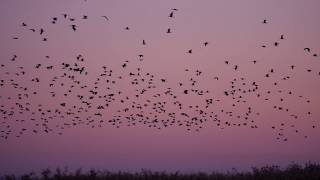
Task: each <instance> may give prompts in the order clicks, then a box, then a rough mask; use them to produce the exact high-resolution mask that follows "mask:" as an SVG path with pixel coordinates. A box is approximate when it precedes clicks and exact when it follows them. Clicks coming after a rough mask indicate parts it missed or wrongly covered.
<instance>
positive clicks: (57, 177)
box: [0, 163, 320, 180]
mask: <svg viewBox="0 0 320 180" xmlns="http://www.w3.org/2000/svg"><path fill="white" fill-rule="evenodd" d="M0 179H1V180H2V179H3V180H20V179H21V180H129V179H130V180H175V179H178V180H320V165H319V164H315V163H307V164H306V165H305V166H301V165H298V164H291V165H289V166H288V167H286V168H285V169H281V168H280V167H279V166H264V167H260V168H258V167H254V168H252V171H250V172H238V171H237V170H235V169H232V171H231V172H227V173H219V172H211V173H204V172H198V173H180V172H179V171H177V172H165V171H162V172H158V171H149V170H146V169H142V170H141V171H140V172H125V171H118V172H110V171H100V170H94V169H91V170H89V171H88V172H83V171H82V170H81V169H78V170H76V171H75V172H69V171H68V169H67V168H65V169H64V170H61V169H60V168H57V169H56V170H55V171H51V170H50V169H44V170H42V171H41V173H40V174H39V175H38V174H36V173H33V172H31V173H28V174H24V175H21V176H15V175H4V176H2V177H0Z"/></svg>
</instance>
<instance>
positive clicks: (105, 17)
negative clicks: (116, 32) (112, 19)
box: [101, 16, 109, 21]
mask: <svg viewBox="0 0 320 180" xmlns="http://www.w3.org/2000/svg"><path fill="white" fill-rule="evenodd" d="M101 17H103V18H104V19H106V20H107V21H109V18H108V17H107V16H101Z"/></svg>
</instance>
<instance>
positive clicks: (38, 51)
mask: <svg viewBox="0 0 320 180" xmlns="http://www.w3.org/2000/svg"><path fill="white" fill-rule="evenodd" d="M319 7H320V1H318V0H305V1H301V0H282V1H279V0H260V1H256V0H242V1H236V0H174V1H172V0H161V1H156V0H135V1H130V0H107V1H106V0H87V1H81V0H68V1H63V0H55V1H49V0H28V1H21V0H2V1H1V2H0V23H1V33H0V41H1V43H0V64H4V65H5V67H2V68H1V69H0V79H2V80H5V82H9V81H10V79H15V81H16V82H18V83H20V84H23V86H26V87H28V88H29V90H30V92H32V91H37V92H38V95H36V96H31V97H30V98H29V99H28V100H25V101H24V100H23V101H21V102H30V103H31V104H32V107H34V108H35V109H36V108H37V106H38V104H41V105H42V106H43V108H55V107H59V104H60V102H62V101H65V102H67V104H68V105H69V104H72V105H77V106H80V105H81V104H79V102H78V101H77V99H76V98H75V97H72V96H71V95H70V96H69V97H68V98H67V99H66V98H65V97H63V95H62V94H63V93H65V91H66V88H59V87H54V89H53V91H55V92H57V98H51V97H50V93H49V92H50V91H52V89H49V88H48V82H49V81H50V80H51V78H52V77H53V76H59V75H61V74H62V73H63V71H62V70H61V68H60V67H61V63H62V62H67V63H74V62H75V60H76V56H78V55H79V54H81V55H82V56H83V57H84V59H85V61H84V62H81V63H79V64H81V65H83V66H85V67H86V68H87V71H88V72H89V74H88V76H86V77H81V78H82V79H81V78H80V79H81V81H82V82H83V83H84V84H87V85H88V86H94V85H93V83H94V82H95V81H96V78H97V75H99V73H101V72H102V69H101V67H102V66H103V65H105V66H107V67H108V68H109V69H112V70H113V72H114V74H115V77H117V76H118V75H122V76H123V77H124V80H123V81H121V82H123V83H118V84H116V85H114V86H113V88H114V89H118V90H121V91H123V92H124V94H127V95H128V96H133V94H134V93H135V90H134V89H133V87H132V86H131V85H130V83H129V80H128V79H126V76H125V74H127V73H128V72H130V71H132V72H133V71H136V68H138V67H140V68H141V69H142V71H143V72H144V73H146V72H149V73H152V74H154V76H155V79H156V83H155V84H156V86H157V88H156V89H154V90H152V92H153V93H155V92H159V93H161V92H164V91H165V90H166V88H167V87H171V88H172V89H173V91H175V92H176V94H178V95H179V100H180V101H181V102H183V104H185V105H186V106H189V105H193V106H194V105H197V104H201V103H202V104H203V98H199V97H198V96H191V95H190V96H188V95H185V94H183V91H182V90H181V89H179V88H178V86H177V84H178V82H183V83H185V84H187V83H188V80H189V79H190V78H191V77H194V78H196V79H197V81H198V84H197V85H196V88H198V89H205V90H209V91H210V94H207V95H205V96H206V97H207V98H210V97H211V98H213V99H214V100H220V101H219V102H217V103H216V104H214V105H213V106H212V107H210V108H211V109H210V111H217V112H218V111H220V110H221V109H226V110H229V111H233V112H234V113H235V114H243V113H244V112H246V111H245V110H246V109H245V108H246V107H248V106H250V107H252V108H253V111H254V113H255V115H253V116H252V117H250V118H251V119H253V120H254V121H255V125H257V126H258V128H254V129H252V128H248V127H243V126H241V127H226V128H223V129H222V128H220V127H217V126H216V125H215V124H214V123H212V122H211V121H208V122H206V123H205V124H204V126H203V128H202V129H201V130H200V131H199V132H197V131H188V130H187V129H186V128H184V127H178V126H171V127H167V128H163V129H161V130H158V129H154V128H149V127H147V126H146V125H143V124H139V125H137V126H135V127H127V126H121V127H120V128H115V127H114V126H112V125H110V124H108V123H104V124H103V126H102V127H96V126H95V128H91V127H90V126H86V125H79V126H76V127H73V128H67V129H64V130H63V131H61V132H63V133H62V135H59V134H58V132H60V131H58V132H57V131H53V132H50V133H48V134H47V133H44V132H41V133H38V134H34V133H32V132H29V131H28V132H26V133H24V134H23V135H22V136H21V137H19V138H17V137H15V135H16V134H17V133H19V130H20V129H21V128H28V129H30V130H31V129H32V128H34V124H35V122H32V121H30V120H27V119H30V118H31V115H30V114H28V113H23V114H21V115H17V116H15V117H14V118H9V119H4V118H3V116H1V119H0V122H1V124H0V130H5V129H6V126H7V125H11V130H12V136H10V137H9V138H8V139H6V140H5V139H3V138H1V139H0V169H1V171H0V175H1V174H2V173H22V172H28V171H30V170H39V169H43V168H46V167H49V168H55V167H65V166H68V167H70V168H98V169H109V170H140V169H141V168H146V169H152V170H169V171H172V170H181V171H188V172H190V171H198V170H202V171H210V170H227V169H231V168H233V167H234V168H237V169H240V170H248V169H250V168H251V167H252V166H261V165H266V164H278V165H286V164H289V163H291V162H299V163H304V162H307V161H314V162H319V161H320V154H319V153H318V152H320V144H319V138H320V131H319V127H320V123H319V120H320V111H319V107H320V96H319V92H320V74H318V73H319V72H320V57H319V56H320V46H319V42H320V36H319V32H320V23H319V19H318V18H319V17H320V12H319V10H318V8H319ZM171 8H177V9H179V10H178V11H177V12H175V13H174V18H169V17H168V15H169V13H170V12H171ZM63 13H67V14H68V15H70V16H71V17H73V18H75V19H76V21H75V22H69V21H67V20H64V19H63V17H62V14H63ZM83 15H87V16H88V19H87V20H83V19H81V17H82V16H83ZM103 15H106V16H107V17H108V18H109V19H110V20H109V21H106V20H105V19H103V18H102V17H101V16H103ZM53 17H58V21H57V23H56V24H51V21H52V18H53ZM264 19H267V20H268V23H267V24H262V21H263V20H264ZM22 22H25V23H26V24H27V25H28V27H26V28H25V27H22V26H21V24H22ZM71 24H77V26H78V29H77V31H76V32H73V31H72V29H71V26H70V25H71ZM127 26H129V27H130V30H129V31H126V30H125V29H124V28H125V27H127ZM29 28H35V29H36V30H37V31H38V30H39V29H40V28H44V30H45V33H44V36H43V37H46V38H48V41H47V42H43V41H42V38H41V37H40V35H39V32H36V33H33V32H32V31H31V30H29ZM167 28H171V29H172V33H171V34H167V33H166V31H167ZM282 34H283V35H284V37H285V39H284V40H280V36H281V35H282ZM13 37H19V39H18V40H14V39H12V38H13ZM143 39H144V40H146V43H147V45H146V46H143V45H142V40H143ZM205 41H208V42H209V45H208V46H206V47H204V46H203V43H204V42H205ZM274 42H279V46H278V47H275V46H274V45H273V44H274ZM261 45H266V46H267V47H266V48H262V47H261ZM305 47H309V48H311V52H310V53H308V52H306V51H304V48H305ZM189 49H192V50H193V53H192V54H188V53H187V51H188V50H189ZM313 53H316V54H318V57H313V56H312V55H313ZM139 54H143V55H144V58H143V59H144V60H143V61H139V59H138V55H139ZM14 55H17V58H16V60H15V61H14V62H12V61H11V60H10V59H12V57H13V56H14ZM47 55H49V56H50V58H49V59H47V58H45V56H47ZM126 60H128V61H129V63H128V67H127V68H126V69H123V68H122V67H121V65H122V64H123V63H124V62H125V61H126ZM226 60H228V61H229V62H230V64H229V65H226V64H225V63H224V61H226ZM253 60H256V61H257V63H256V64H253V63H252V61H253ZM38 63H41V64H43V66H48V65H53V66H54V69H53V70H52V71H48V70H45V69H44V68H43V69H41V70H35V68H34V67H35V65H36V64H38ZM234 65H238V66H239V70H237V71H235V70H233V66H234ZM291 65H295V66H296V68H295V69H294V70H291V69H290V66H291ZM20 66H23V67H25V71H26V72H27V75H25V76H23V77H20V76H19V77H18V76H16V75H15V73H16V72H18V67H20ZM186 68H187V69H190V71H189V72H185V69H186ZM270 69H274V71H275V72H274V73H272V75H271V77H270V78H266V77H265V74H267V73H270V72H269V71H270ZM308 69H311V70H312V72H307V70H308ZM196 70H201V71H202V74H201V76H195V71H196ZM6 72H9V74H5V73H6ZM216 76H218V77H219V80H215V79H214V77H216ZM286 76H290V79H289V80H282V78H284V77H286ZM35 77H39V78H40V79H41V81H40V83H38V84H34V83H33V82H31V79H32V78H35ZM241 77H243V78H245V80H244V82H246V83H247V86H246V87H251V86H250V85H249V84H250V83H252V82H256V83H257V84H259V93H260V94H261V95H262V97H263V98H260V99H259V98H256V95H255V94H257V93H255V94H246V95H244V96H245V97H244V98H245V100H247V103H246V104H245V105H240V106H237V107H235V108H234V107H232V106H231V104H232V102H233V100H232V99H231V98H230V97H226V96H225V95H224V91H225V90H228V89H229V90H230V81H232V80H233V79H234V78H237V80H238V81H239V79H240V78H241ZM161 78H165V79H166V83H165V84H164V83H162V82H161V81H160V79H161ZM275 82H277V83H278V85H277V86H274V85H273V83H275ZM65 83H66V86H68V85H69V86H70V85H71V83H70V82H69V81H65ZM7 84H8V83H7ZM100 86H103V85H100ZM100 86H99V87H100ZM279 90H281V91H282V93H278V91H279ZM267 91H271V94H270V95H268V94H267V93H266V92H267ZM289 91H292V93H293V94H292V95H288V93H287V92H289ZM73 92H74V93H77V92H81V93H84V91H81V90H80V89H79V88H78V89H77V88H76V89H75V90H74V91H73ZM73 92H72V93H71V94H73ZM19 93H21V92H20V90H18V89H15V88H13V87H12V86H10V85H6V86H3V87H0V95H1V98H0V105H4V106H5V107H3V108H2V109H7V110H9V109H10V107H14V106H15V105H14V104H15V102H17V101H18V100H17V94H19ZM85 93H86V94H85V95H88V92H87V91H86V92H85ZM151 94H152V93H151ZM151 94H150V95H151ZM73 95H74V96H75V95H76V94H73ZM299 96H301V97H299ZM7 97H12V99H7ZM146 98H148V97H146ZM264 98H269V99H270V100H268V101H266V100H264ZM281 98H284V102H280V101H279V99H281ZM144 100H145V99H143V98H142V100H137V102H139V103H143V102H144ZM158 100H159V101H166V102H168V103H169V102H171V101H172V100H171V99H170V98H160V99H158ZM308 100H310V103H307V102H306V101H308ZM275 105H276V106H281V107H284V108H288V109H289V110H290V111H289V112H283V111H279V110H275V109H274V108H273V106H275ZM121 108H123V107H122V106H121V105H117V104H115V105H113V106H111V107H110V108H108V109H106V110H104V111H102V113H103V118H105V119H110V118H112V117H113V116H114V115H119V113H117V110H118V109H121ZM170 108H172V109H170V110H172V111H175V110H176V109H175V108H174V107H170ZM14 111H15V113H18V110H17V109H15V110H14ZM146 111H148V110H147V109H146ZM94 112H95V111H93V110H92V111H89V112H88V113H94ZM188 112H191V111H188ZM308 112H311V114H310V115H308V114H307V113H308ZM256 113H260V115H256ZM291 114H294V115H297V116H298V117H299V118H297V119H294V118H292V116H290V115H291ZM120 115H121V113H120ZM80 116H81V117H82V118H85V117H86V114H80ZM32 117H35V116H32ZM37 117H38V118H40V115H39V116H37ZM22 118H23V119H26V121H25V122H23V123H19V122H15V119H22ZM221 118H222V119H223V121H229V122H235V123H240V122H239V121H237V120H236V119H234V118H230V117H228V116H227V115H222V116H221ZM36 121H39V122H41V121H40V120H39V119H37V120H36ZM64 122H70V119H67V118H66V119H64V118H62V119H55V120H54V122H52V125H51V126H52V127H53V128H54V126H55V125H57V124H60V125H61V124H63V123H64ZM241 122H243V121H241ZM50 123H51V122H50ZM281 123H284V124H285V126H284V127H280V126H281ZM272 126H276V127H277V128H283V129H284V130H283V131H284V133H285V138H287V139H288V141H286V142H284V141H283V138H280V139H279V140H277V139H276V138H277V137H278V136H277V133H279V131H278V130H274V129H272V128H271V127H272ZM293 126H294V127H293ZM312 126H315V128H312ZM295 130H299V133H295ZM305 136H307V138H305Z"/></svg>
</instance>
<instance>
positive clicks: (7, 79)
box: [0, 8, 320, 141]
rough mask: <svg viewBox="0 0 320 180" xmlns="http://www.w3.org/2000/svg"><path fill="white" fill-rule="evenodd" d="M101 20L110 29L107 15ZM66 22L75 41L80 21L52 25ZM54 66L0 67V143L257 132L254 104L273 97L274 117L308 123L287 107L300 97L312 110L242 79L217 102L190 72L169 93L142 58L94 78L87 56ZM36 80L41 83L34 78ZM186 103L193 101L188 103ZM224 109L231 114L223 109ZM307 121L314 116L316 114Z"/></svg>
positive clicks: (278, 133) (280, 136)
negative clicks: (84, 129)
mask: <svg viewBox="0 0 320 180" xmlns="http://www.w3.org/2000/svg"><path fill="white" fill-rule="evenodd" d="M178 12H179V10H178V9H176V8H173V9H171V11H170V13H169V15H168V18H174V17H175V15H176V13H178ZM100 18H101V19H103V20H105V21H107V22H109V21H111V20H110V18H109V17H107V16H104V15H103V16H101V17H100ZM79 19H81V20H89V17H88V16H87V15H83V16H82V17H80V18H79ZM62 20H64V21H67V22H69V23H70V30H71V31H73V32H75V33H77V31H78V29H79V26H78V25H77V20H78V19H76V18H72V17H71V16H70V15H69V14H62V15H61V16H57V17H53V18H52V19H51V20H50V22H51V24H53V25H57V26H58V25H59V21H62ZM268 23H269V22H268V21H267V20H262V22H261V24H262V25H267V24H268ZM20 28H24V29H25V30H26V31H32V32H34V33H38V34H39V36H40V37H41V39H42V41H45V42H49V41H50V39H49V38H48V37H47V36H46V35H47V32H46V29H44V28H39V29H37V28H34V27H31V26H29V25H28V23H25V22H23V23H21V26H20ZM123 30H124V31H130V27H128V26H127V27H124V29H123ZM163 33H168V34H169V33H173V30H172V28H167V30H166V31H164V32H163ZM12 39H13V40H14V41H18V42H19V40H20V39H22V37H21V36H14V37H13V38H12ZM283 40H285V36H284V35H280V36H279V41H277V42H274V43H273V44H272V45H270V46H275V47H277V46H279V44H280V42H281V41H283ZM147 45H148V44H147V40H145V39H141V46H147ZM208 46H210V43H209V42H203V48H207V47H208ZM261 48H267V45H262V46H261ZM301 51H305V53H306V55H310V56H313V57H315V58H316V57H318V54H316V53H314V52H313V51H312V49H311V48H309V47H302V48H301ZM182 53H186V54H192V53H193V50H192V49H187V50H186V52H182ZM51 59H52V56H51V55H47V56H45V57H44V59H42V60H41V61H42V62H39V63H37V64H26V63H25V62H24V61H23V58H22V57H20V56H19V55H18V54H14V55H12V58H11V59H9V60H7V61H2V62H1V66H0V74H1V75H0V91H2V93H1V94H0V114H1V118H0V137H1V138H2V139H8V138H9V137H11V136H15V137H21V136H22V135H24V134H26V133H32V134H42V133H57V134H60V135H62V134H63V132H64V130H66V129H68V128H74V127H77V126H89V127H91V128H99V127H102V126H104V125H106V124H107V125H111V126H114V127H116V128H121V127H122V126H140V125H144V126H147V127H150V128H155V129H163V128H167V127H172V126H178V127H183V128H186V129H187V130H188V131H200V130H201V129H202V128H204V127H206V126H209V127H211V126H216V127H217V128H220V129H226V128H233V127H243V128H249V129H256V128H259V123H258V122H259V116H260V115H261V113H260V112H258V111H256V110H255V108H254V105H252V100H251V99H250V98H252V97H255V98H257V100H256V101H258V100H262V101H263V102H268V101H271V99H272V98H273V96H276V95H275V94H276V93H277V94H279V95H280V96H282V98H280V99H279V103H278V104H277V105H273V106H271V107H272V109H273V110H275V111H280V112H282V113H283V114H285V115H286V116H287V117H288V118H292V119H299V118H301V119H303V118H305V116H304V115H301V114H299V113H297V112H295V111H292V110H291V109H289V108H287V107H286V104H285V102H286V99H290V98H293V97H296V98H301V99H302V101H303V103H311V100H310V99H309V98H308V97H304V96H298V95H297V94H295V92H294V91H292V90H288V91H287V90H280V89H278V90H268V89H265V88H264V87H263V86H262V85H261V84H259V83H258V82H255V81H250V79H247V78H244V77H235V78H233V79H231V81H230V82H229V87H228V88H227V89H225V90H224V91H222V92H221V94H220V95H213V94H212V92H211V91H210V90H208V89H205V88H201V86H200V85H199V83H200V80H201V77H202V76H206V72H203V71H202V70H199V69H196V70H193V69H190V68H185V69H184V72H185V73H186V75H185V76H186V77H187V80H184V81H180V82H175V83H174V84H175V85H174V86H172V83H173V82H169V81H170V79H168V78H164V77H159V76H156V75H155V74H154V73H152V72H148V69H145V68H144V67H143V66H142V65H141V61H144V60H145V59H144V55H143V54H138V57H137V61H128V60H127V61H123V62H121V63H120V64H119V67H117V68H115V69H113V68H111V67H108V66H107V65H101V67H100V69H99V70H97V69H95V70H94V71H90V69H89V68H88V61H87V60H86V58H85V55H84V54H79V55H75V57H74V59H73V60H72V61H65V62H59V64H57V61H56V60H51ZM46 60H48V61H46ZM90 61H91V62H92V60H90ZM221 63H222V64H224V65H225V66H231V67H232V70H234V71H238V69H239V65H237V64H232V63H231V62H230V61H222V62H221ZM250 63H252V64H253V65H255V66H256V65H257V64H258V61H257V60H253V61H251V62H250ZM295 68H296V65H294V64H292V65H289V66H288V70H290V71H294V70H295ZM275 72H276V69H274V68H272V69H269V70H268V72H267V73H266V74H265V76H264V77H261V78H271V77H272V76H273V75H274V74H275ZM311 72H313V71H312V69H307V70H306V73H311ZM37 73H38V74H39V75H38V76H36V75H35V74H37ZM316 75H317V76H319V77H320V72H318V73H317V74H316ZM291 78H292V77H291V76H284V77H281V78H280V79H278V80H282V81H286V80H289V79H291ZM93 79H94V81H92V80H93ZM220 80H221V79H220V77H219V76H215V77H213V78H212V82H213V83H214V82H216V81H220ZM278 84H279V82H275V83H274V86H275V87H276V86H277V85H278ZM122 87H125V88H122ZM128 87H130V88H128ZM4 92H6V93H4ZM188 98H190V99H194V101H192V102H191V103H190V102H185V99H188ZM42 99H43V100H42ZM41 100H42V101H41ZM43 101H46V103H43ZM227 103H229V104H230V106H228V107H226V106H225V104H227ZM302 114H306V115H308V116H310V117H311V116H312V112H311V111H306V112H303V113H302ZM318 126H319V125H318ZM267 128H270V130H272V131H274V133H275V138H276V139H277V140H279V141H288V139H289V138H288V136H287V134H286V132H287V131H293V132H295V133H297V134H299V133H300V134H301V136H302V137H304V138H307V137H308V136H307V135H306V134H305V133H302V132H301V131H302V130H301V129H299V127H297V126H296V125H295V124H293V123H290V122H288V121H286V122H279V123H277V124H272V125H271V126H270V127H267ZM310 128H312V129H315V128H317V124H311V125H310Z"/></svg>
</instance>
